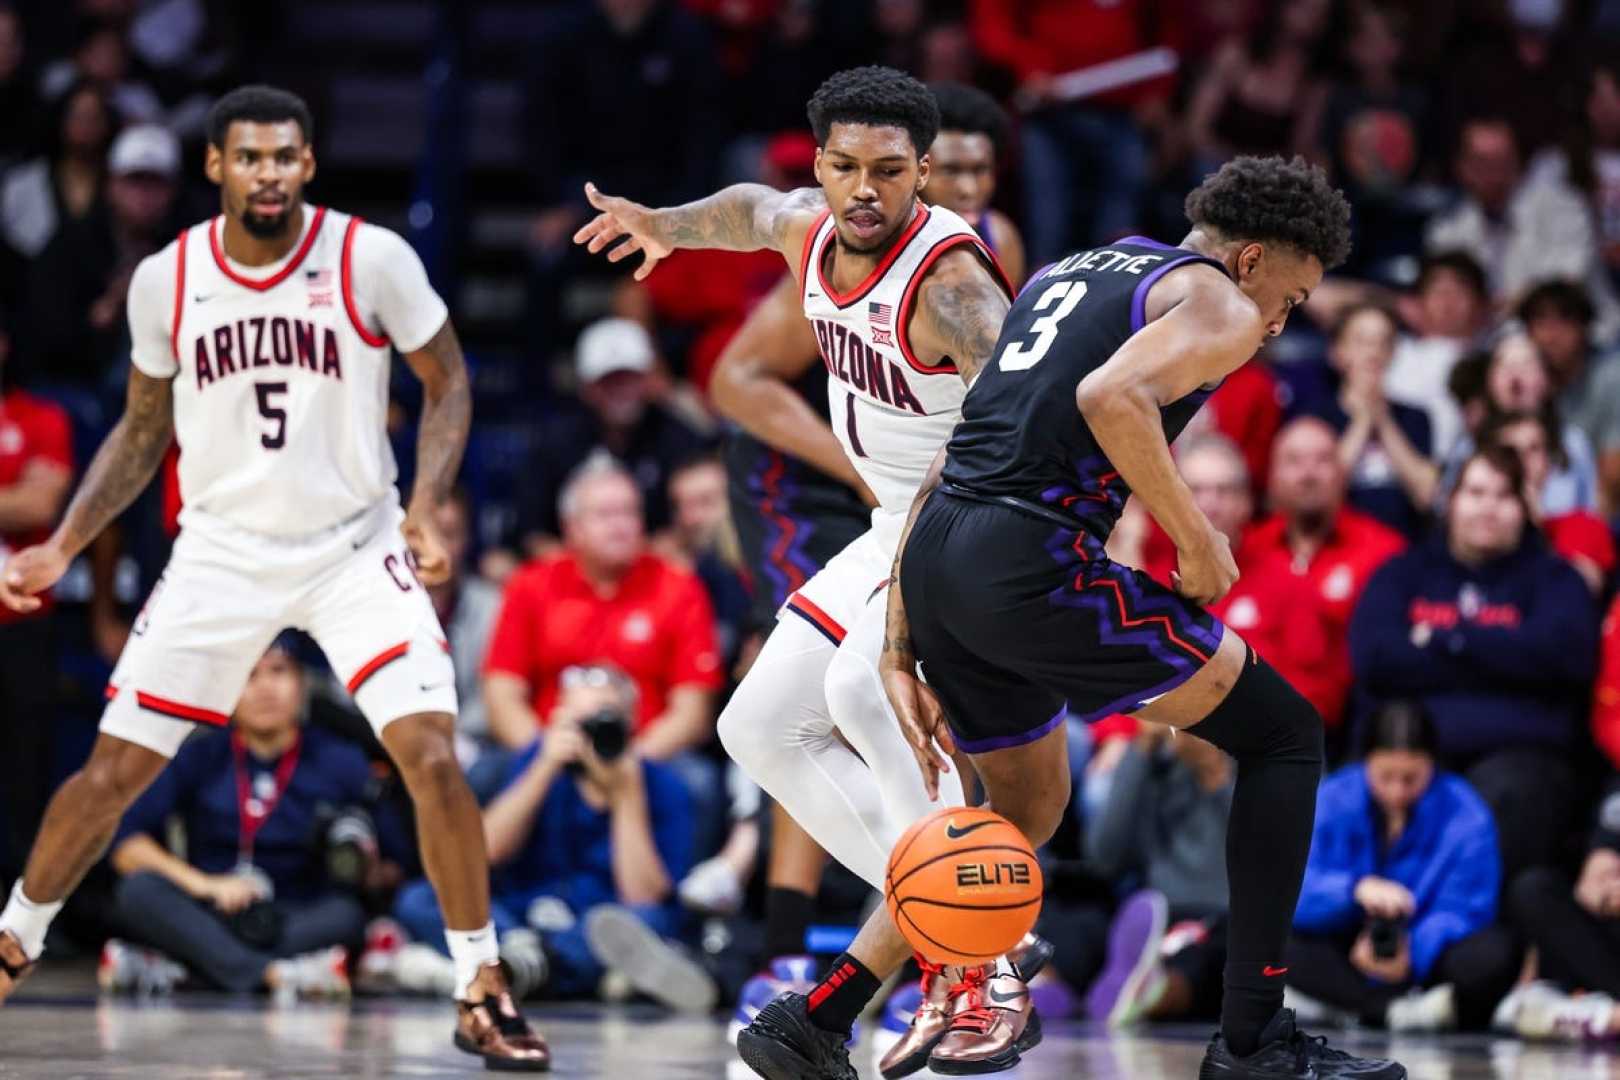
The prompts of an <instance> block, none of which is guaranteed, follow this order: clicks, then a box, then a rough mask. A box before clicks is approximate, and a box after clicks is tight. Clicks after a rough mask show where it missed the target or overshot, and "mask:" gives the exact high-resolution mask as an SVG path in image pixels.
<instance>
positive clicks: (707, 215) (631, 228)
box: [574, 184, 827, 281]
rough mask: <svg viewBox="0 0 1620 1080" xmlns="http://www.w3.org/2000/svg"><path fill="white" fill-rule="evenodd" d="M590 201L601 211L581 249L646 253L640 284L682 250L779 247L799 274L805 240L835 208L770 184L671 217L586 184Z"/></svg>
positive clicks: (814, 192)
mask: <svg viewBox="0 0 1620 1080" xmlns="http://www.w3.org/2000/svg"><path fill="white" fill-rule="evenodd" d="M585 197H586V198H587V199H589V200H590V202H591V205H592V206H594V207H596V209H597V210H598V211H600V212H599V213H598V214H597V215H596V217H595V218H593V219H592V220H591V221H590V222H588V223H587V224H586V225H584V226H583V227H582V228H581V229H580V230H579V231H578V232H576V233H575V234H574V243H576V244H584V245H585V246H586V247H587V248H588V249H589V250H590V251H591V252H593V253H594V252H598V251H601V250H602V249H603V248H606V247H608V245H610V244H612V245H614V246H613V247H612V248H611V249H610V250H609V251H608V262H618V261H620V260H621V259H626V258H629V257H630V256H631V255H633V254H635V253H636V252H638V251H639V252H641V253H642V261H641V265H640V266H638V267H637V268H636V274H635V277H636V280H637V281H642V280H644V279H645V278H646V277H647V275H648V274H650V273H652V271H653V267H654V266H657V265H658V263H659V261H660V260H662V259H664V258H666V257H668V255H669V253H670V252H672V251H674V250H675V249H676V248H718V249H720V250H722V251H759V250H760V249H762V248H771V249H773V250H775V251H776V252H778V253H779V254H780V255H781V256H782V257H783V258H784V259H786V260H787V262H788V266H789V267H791V268H792V269H793V271H794V272H795V273H797V272H798V268H799V252H800V250H801V249H802V248H803V247H804V234H805V233H806V232H808V231H809V229H810V223H811V222H812V221H814V220H815V218H816V215H817V214H819V213H821V211H822V210H824V209H826V207H827V200H826V198H825V197H824V196H823V195H822V194H821V189H820V188H798V189H797V190H794V191H778V190H776V189H775V188H773V187H766V186H765V185H764V184H733V185H731V186H730V187H728V188H723V189H721V190H720V191H718V192H716V193H715V194H713V195H710V196H709V197H708V198H706V199H699V200H698V201H697V202H690V203H687V204H685V205H684V206H673V207H669V208H668V209H663V210H655V209H652V208H650V207H646V206H642V205H641V204H640V203H634V202H631V201H630V200H629V199H621V198H619V197H617V196H614V195H604V194H602V193H601V192H600V191H598V190H596V185H595V184H586V185H585ZM621 237H622V238H623V239H621Z"/></svg>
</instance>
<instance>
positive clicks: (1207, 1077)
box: [1198, 1009, 1406, 1080]
mask: <svg viewBox="0 0 1620 1080" xmlns="http://www.w3.org/2000/svg"><path fill="white" fill-rule="evenodd" d="M1284 1078H1288V1080H1340V1078H1343V1080H1406V1066H1404V1065H1399V1064H1397V1063H1395V1062H1393V1061H1382V1060H1379V1059H1378V1058H1358V1057H1352V1056H1351V1055H1349V1054H1346V1053H1345V1052H1344V1051H1342V1050H1335V1049H1333V1048H1332V1047H1330V1046H1328V1044H1327V1039H1325V1038H1323V1037H1321V1036H1316V1037H1314V1038H1312V1037H1310V1036H1307V1035H1304V1034H1302V1033H1301V1032H1300V1030H1299V1029H1298V1028H1297V1027H1295V1026H1294V1010H1292V1009H1279V1010H1278V1011H1277V1015H1276V1016H1274V1017H1272V1018H1271V1023H1269V1024H1267V1025H1266V1029H1265V1030H1264V1031H1262V1032H1261V1033H1260V1049H1258V1050H1256V1051H1255V1052H1254V1053H1252V1054H1250V1055H1249V1056H1248V1057H1238V1056H1237V1055H1236V1054H1234V1053H1232V1051H1231V1048H1229V1047H1228V1046H1227V1045H1226V1037H1225V1036H1224V1035H1221V1034H1219V1033H1217V1034H1216V1036H1215V1038H1213V1039H1211V1040H1210V1043H1209V1049H1208V1050H1207V1051H1205V1052H1204V1064H1203V1065H1202V1066H1201V1067H1200V1068H1199V1070H1198V1080H1284Z"/></svg>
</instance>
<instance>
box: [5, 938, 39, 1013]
mask: <svg viewBox="0 0 1620 1080" xmlns="http://www.w3.org/2000/svg"><path fill="white" fill-rule="evenodd" d="M33 970H34V961H32V960H30V959H28V954H27V953H25V952H23V947H22V942H21V941H20V940H18V938H17V935H16V934H14V933H12V932H11V931H10V930H6V931H3V932H0V1003H4V1002H5V1000H6V998H8V997H10V996H11V992H12V991H13V990H15V989H17V984H18V983H20V982H22V981H23V980H24V979H26V978H28V973H29V972H30V971H33Z"/></svg>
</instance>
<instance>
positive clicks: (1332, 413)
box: [1295, 303, 1435, 537]
mask: <svg viewBox="0 0 1620 1080" xmlns="http://www.w3.org/2000/svg"><path fill="white" fill-rule="evenodd" d="M1397 331H1398V327H1397V326H1396V323H1395V316H1394V315H1392V314H1390V312H1389V310H1388V309H1387V308H1383V307H1380V306H1379V305H1377V304H1372V303H1363V304H1357V305H1354V306H1352V307H1350V308H1347V309H1346V310H1345V311H1344V313H1343V314H1342V315H1340V316H1339V321H1338V322H1337V323H1336V324H1335V325H1334V328H1333V334H1332V339H1331V344H1330V345H1329V348H1328V363H1329V364H1330V365H1331V367H1332V369H1333V371H1334V373H1335V374H1336V375H1337V382H1338V385H1337V386H1336V387H1334V388H1333V391H1332V394H1331V396H1329V395H1327V394H1319V395H1314V396H1313V397H1310V398H1305V399H1303V400H1300V401H1298V402H1297V403H1296V404H1295V411H1296V412H1297V413H1301V414H1304V415H1308V416H1315V417H1318V418H1320V419H1321V420H1323V421H1325V422H1326V423H1327V424H1328V425H1329V426H1331V427H1332V428H1333V429H1334V430H1335V431H1336V432H1338V444H1339V461H1340V463H1341V464H1342V465H1343V466H1344V468H1345V469H1346V470H1347V471H1348V473H1349V477H1350V489H1349V501H1350V505H1351V506H1353V507H1355V508H1356V509H1357V510H1359V511H1361V512H1362V513H1364V514H1367V515H1369V516H1371V517H1373V518H1376V519H1378V520H1379V521H1381V522H1383V523H1384V524H1385V525H1387V526H1389V527H1390V528H1391V529H1394V530H1396V531H1397V532H1400V533H1402V534H1404V535H1405V536H1408V537H1413V536H1416V535H1417V534H1418V532H1419V530H1420V529H1421V528H1422V526H1423V525H1424V524H1425V522H1426V520H1427V511H1428V508H1429V506H1430V505H1432V503H1433V499H1434V490H1433V489H1434V473H1435V469H1434V466H1433V464H1432V463H1431V462H1430V460H1429V455H1430V454H1431V453H1432V452H1433V445H1432V443H1431V440H1430V437H1429V417H1428V414H1427V413H1425V412H1424V411H1423V410H1422V409H1420V408H1417V407H1416V406H1413V405H1406V404H1402V403H1400V402H1393V401H1390V400H1389V398H1388V397H1386V396H1385V390H1386V380H1387V376H1388V373H1389V367H1390V362H1391V361H1392V360H1393V359H1394V357H1395V345H1396V340H1397Z"/></svg>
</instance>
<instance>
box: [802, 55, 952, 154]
mask: <svg viewBox="0 0 1620 1080" xmlns="http://www.w3.org/2000/svg"><path fill="white" fill-rule="evenodd" d="M805 111H806V112H807V113H808V114H809V116H810V130H811V131H812V132H814V133H815V136H816V143H817V145H820V146H825V145H827V136H828V135H830V134H831V133H832V126H833V125H834V124H869V125H871V126H873V127H898V128H904V129H905V130H906V134H908V135H910V136H911V144H912V147H913V148H914V149H915V150H916V153H917V156H918V157H922V155H924V154H926V153H927V152H928V148H929V147H930V146H932V145H933V144H934V136H936V135H938V134H939V105H938V103H937V102H935V101H934V95H933V94H931V93H929V92H928V87H926V86H924V85H923V84H922V83H920V82H918V81H917V80H916V79H913V78H912V77H911V76H910V75H907V74H906V73H905V72H903V71H898V70H896V69H894V68H891V67H879V66H877V65H868V66H866V67H858V68H850V69H848V70H847V71H840V72H838V73H837V74H836V75H833V76H831V77H829V78H828V79H827V81H826V82H824V83H822V84H821V85H820V86H819V87H817V88H816V92H815V93H814V94H811V95H810V104H809V105H808V106H807V107H806V110H805Z"/></svg>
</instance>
